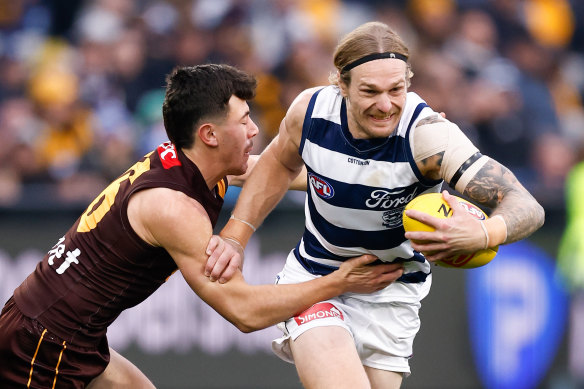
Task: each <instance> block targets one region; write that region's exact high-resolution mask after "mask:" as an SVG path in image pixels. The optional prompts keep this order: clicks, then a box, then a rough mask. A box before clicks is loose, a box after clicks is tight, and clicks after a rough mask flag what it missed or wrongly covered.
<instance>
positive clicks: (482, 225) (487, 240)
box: [479, 220, 489, 250]
mask: <svg viewBox="0 0 584 389" xmlns="http://www.w3.org/2000/svg"><path fill="white" fill-rule="evenodd" d="M479 222H480V223H481V227H482V228H483V232H484V233H485V248H484V249H483V250H486V249H488V248H489V232H488V231H487V226H485V223H484V222H483V221H482V220H479Z"/></svg>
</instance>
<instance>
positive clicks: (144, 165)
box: [14, 142, 227, 347]
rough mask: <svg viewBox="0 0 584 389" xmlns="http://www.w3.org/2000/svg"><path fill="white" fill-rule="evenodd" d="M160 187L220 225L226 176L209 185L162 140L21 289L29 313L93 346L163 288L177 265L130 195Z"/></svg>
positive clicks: (68, 337)
mask: <svg viewBox="0 0 584 389" xmlns="http://www.w3.org/2000/svg"><path fill="white" fill-rule="evenodd" d="M155 187H165V188H170V189H173V190H177V191H181V192H184V193H185V194H186V195H188V196H190V197H192V198H194V199H195V200H197V201H198V202H199V203H201V204H202V205H203V207H204V208H205V209H206V211H207V214H208V215H209V219H210V220H211V223H212V224H213V226H214V225H215V223H216V222H217V217H218V215H219V211H220V209H221V206H222V205H223V196H224V194H225V191H226V189H227V180H226V179H225V178H224V179H223V180H221V181H220V182H219V183H218V184H217V186H215V187H214V188H213V190H211V191H209V188H208V187H207V184H206V183H205V180H204V179H203V176H202V175H201V173H200V172H199V169H198V168H197V166H195V164H193V163H192V162H191V161H190V160H189V159H188V158H187V157H186V156H185V155H184V153H183V152H182V151H180V150H176V148H175V147H174V145H172V144H171V143H170V142H167V143H163V144H162V145H160V146H159V147H158V148H157V150H155V151H153V152H151V153H149V154H148V155H146V156H145V157H144V158H142V159H141V160H140V161H138V162H137V163H136V164H135V165H134V166H132V167H131V168H130V169H129V170H128V171H127V172H125V173H124V174H123V175H121V176H120V177H119V178H118V179H117V180H115V181H114V182H112V183H111V184H110V185H109V186H108V187H107V188H106V189H105V190H104V191H103V192H102V193H101V194H100V195H99V196H98V197H97V198H96V199H95V200H94V201H93V202H92V203H91V204H90V205H89V207H88V208H87V210H86V211H85V212H84V213H83V214H82V215H81V217H80V218H79V219H78V220H77V222H76V223H75V224H74V225H73V227H71V229H70V230H69V231H68V232H67V233H66V234H65V236H64V237H62V238H61V239H60V240H59V241H58V242H57V244H56V245H55V246H54V247H53V248H52V249H51V250H50V251H49V252H48V253H47V254H46V255H45V257H44V258H43V260H42V261H41V262H40V263H39V264H38V265H37V267H36V269H35V271H34V272H33V273H32V274H31V275H30V276H29V277H28V278H27V279H26V280H25V281H24V282H23V283H22V284H21V285H20V286H19V287H18V288H17V289H16V290H15V292H14V299H15V302H16V304H17V305H18V308H19V309H20V310H21V311H22V313H23V314H25V315H26V316H28V317H30V318H33V319H36V320H38V321H39V322H40V323H41V324H42V325H44V326H45V327H46V328H47V329H49V330H50V331H51V332H53V333H54V334H55V335H57V336H59V337H61V338H62V339H64V340H66V341H67V342H69V343H73V344H77V345H79V346H87V347H91V346H95V345H96V344H97V343H98V342H99V341H100V340H101V338H102V337H103V336H104V335H105V333H106V329H107V327H108V326H109V325H110V324H111V323H112V322H113V321H114V320H115V319H116V317H118V315H119V314H120V313H121V312H122V311H123V310H125V309H127V308H130V307H132V306H134V305H136V304H138V303H140V302H142V301H143V300H144V299H146V298H147V297H148V296H149V295H151V294H152V293H153V292H154V291H155V290H156V289H158V287H160V285H162V284H163V283H164V282H165V281H166V279H167V278H168V277H169V276H170V275H171V274H172V273H173V272H174V271H175V270H177V266H176V264H175V262H174V260H173V259H172V258H171V257H170V255H169V254H168V253H167V252H166V250H164V249H163V248H160V247H153V246H150V245H148V244H147V243H145V242H144V241H143V240H142V239H140V237H139V236H138V235H137V234H136V233H135V232H134V230H133V229H132V228H131V227H130V223H129V220H128V215H127V205H128V200H129V199H130V196H131V195H132V194H133V193H136V192H137V191H139V190H143V189H147V188H155ZM164 206H165V204H160V203H155V204H152V207H164Z"/></svg>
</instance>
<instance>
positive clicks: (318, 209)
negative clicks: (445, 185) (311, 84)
mask: <svg viewBox="0 0 584 389" xmlns="http://www.w3.org/2000/svg"><path fill="white" fill-rule="evenodd" d="M432 112H433V111H432V110H431V109H430V108H429V107H427V106H426V104H425V103H424V102H423V101H422V100H421V99H420V98H419V97H418V96H417V95H415V94H413V93H409V94H408V98H407V100H406V105H405V107H404V112H403V115H402V118H401V120H400V124H399V126H398V128H397V130H396V131H395V133H394V134H393V135H392V136H390V137H389V138H386V139H371V140H364V139H354V138H353V137H352V136H351V134H350V132H349V130H348V127H347V120H346V109H345V106H344V101H343V99H342V97H341V96H340V94H339V93H338V89H336V88H335V87H327V88H324V89H322V90H321V91H320V92H319V93H318V95H317V96H314V97H313V99H312V100H311V103H310V104H309V108H308V112H307V116H308V115H310V119H309V120H308V119H307V120H306V121H305V126H304V128H303V134H302V142H301V147H300V152H301V155H302V158H303V160H304V162H305V164H306V167H307V171H308V193H307V200H306V210H305V213H306V228H305V232H304V235H303V239H302V241H301V242H300V243H299V245H298V246H297V248H296V256H297V258H298V259H299V260H300V261H301V263H303V265H304V266H305V268H307V270H308V271H310V272H312V273H314V274H327V273H328V272H330V271H331V270H333V269H335V268H336V267H338V266H339V265H340V263H341V262H342V261H344V260H346V259H347V258H348V257H354V256H358V255H361V254H364V253H371V254H374V255H376V256H378V257H379V258H380V259H381V260H383V261H386V262H392V261H396V260H397V261H402V262H404V263H406V273H405V274H404V276H403V277H402V278H401V279H400V281H402V282H404V283H422V282H424V281H425V279H426V277H427V275H428V274H429V273H430V267H429V264H428V262H427V261H426V260H425V259H424V257H423V256H422V255H421V254H419V253H416V252H414V251H413V250H412V248H411V245H410V244H409V242H408V241H407V240H406V239H405V237H404V230H403V226H402V218H401V215H402V212H403V209H404V207H405V205H406V204H407V203H408V202H409V201H410V200H411V199H412V198H414V197H415V196H417V195H419V194H421V193H423V192H429V191H438V190H439V189H440V185H441V182H440V181H432V180H427V179H425V178H424V177H422V175H421V174H420V172H419V170H418V168H417V167H416V165H415V162H414V160H413V155H412V150H411V147H410V142H409V135H410V131H412V129H413V128H414V127H415V124H416V122H417V121H418V120H419V119H421V118H423V117H425V116H427V115H429V114H431V113H432Z"/></svg>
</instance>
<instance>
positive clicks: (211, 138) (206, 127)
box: [197, 123, 219, 147]
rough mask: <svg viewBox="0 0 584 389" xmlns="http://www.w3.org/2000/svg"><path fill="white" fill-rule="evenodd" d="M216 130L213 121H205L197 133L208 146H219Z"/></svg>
mask: <svg viewBox="0 0 584 389" xmlns="http://www.w3.org/2000/svg"><path fill="white" fill-rule="evenodd" d="M215 130H216V129H215V126H214V125H213V124H212V123H204V124H201V125H200V126H199V128H198V129H197V135H198V136H199V139H201V141H203V143H204V144H206V145H207V146H211V147H217V146H218V145H219V142H218V140H217V134H216V133H215Z"/></svg>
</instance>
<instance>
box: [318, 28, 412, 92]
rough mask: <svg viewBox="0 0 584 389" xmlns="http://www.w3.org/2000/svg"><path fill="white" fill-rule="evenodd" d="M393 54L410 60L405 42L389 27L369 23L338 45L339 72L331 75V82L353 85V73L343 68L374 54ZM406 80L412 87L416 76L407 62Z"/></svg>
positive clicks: (336, 50) (335, 53)
mask: <svg viewBox="0 0 584 389" xmlns="http://www.w3.org/2000/svg"><path fill="white" fill-rule="evenodd" d="M385 52H392V53H398V54H401V55H403V56H405V57H406V58H409V56H410V51H409V49H408V47H407V46H406V44H405V43H404V41H403V40H402V39H401V38H400V36H399V35H398V34H396V33H395V32H394V31H393V30H392V29H391V28H390V27H389V26H388V25H386V24H384V23H381V22H368V23H365V24H362V25H360V26H359V27H357V28H356V29H354V30H353V31H351V32H349V33H348V34H347V35H345V36H344V37H343V38H342V39H341V41H340V42H339V44H338V45H337V47H336V49H335V52H334V55H333V63H334V65H335V68H337V71H336V72H334V73H331V75H330V76H329V81H330V83H331V84H333V85H337V86H338V85H339V83H340V82H343V83H344V84H346V85H349V84H350V83H351V71H343V68H344V67H345V66H347V65H348V64H350V63H351V62H353V61H356V60H358V59H359V58H362V57H364V56H366V55H369V54H373V53H385ZM407 64H408V66H407V70H406V80H407V83H408V86H409V85H410V78H412V76H413V75H414V73H413V72H412V70H411V66H410V63H409V62H407Z"/></svg>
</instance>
